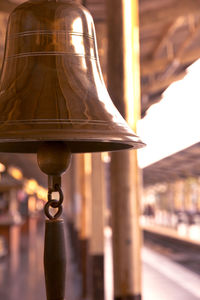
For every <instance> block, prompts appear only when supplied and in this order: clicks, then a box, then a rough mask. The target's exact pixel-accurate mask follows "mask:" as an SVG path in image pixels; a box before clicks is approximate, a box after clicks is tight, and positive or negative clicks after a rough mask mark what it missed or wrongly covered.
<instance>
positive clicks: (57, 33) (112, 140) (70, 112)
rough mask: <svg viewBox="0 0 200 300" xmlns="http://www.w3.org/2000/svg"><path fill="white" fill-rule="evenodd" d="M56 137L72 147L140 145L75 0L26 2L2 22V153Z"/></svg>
mask: <svg viewBox="0 0 200 300" xmlns="http://www.w3.org/2000/svg"><path fill="white" fill-rule="evenodd" d="M58 140H59V141H64V142H66V143H67V144H68V146H69V148H70V151H71V152H72V153H73V152H74V153H80V152H96V151H109V150H120V149H127V148H132V147H134V148H139V147H141V146H143V143H142V142H141V141H140V140H139V138H138V137H137V136H136V135H135V134H134V132H133V131H132V130H131V129H130V128H129V126H128V125H127V123H126V122H125V120H124V119H123V118H122V117H121V115H120V114H119V112H118V111H117V109H116V108H115V106H114V105H113V103H112V101H111V99H110V97H109V95H108V93H107V90H106V88H105V85H104V82H103V78H102V73H101V69H100V65H99V59H98V54H97V46H96V37H95V31H94V24H93V20H92V17H91V16H90V14H89V12H88V11H87V10H86V9H85V8H83V7H82V6H80V5H79V4H77V3H75V2H74V1H66V0H65V1H64V0H60V1H59V0H58V1H55V0H54V1H45V0H32V1H28V2H25V3H23V4H22V5H20V6H18V7H17V8H16V9H15V10H14V11H13V12H12V14H11V16H10V18H9V22H8V29H7V39H6V48H5V55H4V62H3V68H2V73H1V79H0V152H30V153H31V152H37V149H38V147H39V146H40V144H41V143H42V142H43V141H58Z"/></svg>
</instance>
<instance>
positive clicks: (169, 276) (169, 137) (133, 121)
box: [0, 0, 200, 300]
mask: <svg viewBox="0 0 200 300" xmlns="http://www.w3.org/2000/svg"><path fill="white" fill-rule="evenodd" d="M23 2H25V1H23V0H0V64H2V62H3V51H4V46H5V34H6V25H7V21H8V17H9V13H10V12H11V11H12V10H13V9H14V8H15V7H16V6H17V5H18V4H21V3H23ZM77 2H79V3H81V4H83V5H84V6H85V7H87V8H88V10H89V11H90V12H91V14H92V16H93V18H94V22H95V26H96V33H97V43H98V50H99V58H100V63H101V67H102V72H103V77H104V80H105V83H106V85H107V88H108V91H109V93H110V94H111V97H112V99H113V101H114V103H115V105H116V106H117V108H118V109H119V110H120V112H121V113H122V114H123V116H124V117H125V118H126V119H127V121H128V122H129V124H130V125H131V126H132V128H133V129H134V130H135V131H137V134H138V135H139V136H140V137H141V139H142V140H143V141H144V142H145V143H146V144H147V146H146V147H145V148H143V149H141V150H138V151H137V153H136V151H135V152H134V151H128V154H124V155H123V154H120V155H121V156H120V155H118V153H117V154H109V153H102V154H100V153H97V154H93V155H91V154H84V155H79V154H78V155H74V156H73V159H72V163H71V166H70V169H69V170H68V172H67V173H66V174H65V175H64V178H63V187H64V194H65V201H64V213H63V216H64V219H65V222H66V242H67V243H66V244H67V256H68V267H67V287H66V293H67V297H66V299H70V300H81V299H91V300H93V299H95V300H98V299H100V300H103V299H106V300H111V299H116V300H120V299H122V300H134V299H136V300H141V299H144V300H160V299H162V300H165V299H170V300H179V299H181V300H197V299H200V289H199V285H200V163H199V156H200V134H199V131H200V117H199V111H200V101H199V99H200V89H199V86H200V85H199V78H200V60H199V58H200V0H182V1H179V0H162V1H160V0H113V1H112V0H82V1H77ZM130 36H131V38H130ZM46 201H47V178H46V176H45V175H44V174H42V173H41V171H40V170H39V168H38V166H37V161H36V157H35V156H34V155H31V154H23V155H20V154H12V155H11V154H1V153H0V299H2V300H19V299H20V300H21V299H29V300H33V299H45V288H44V274H43V262H42V260H43V237H44V220H45V217H44V213H43V207H44V204H45V203H46ZM55 280H56V278H55Z"/></svg>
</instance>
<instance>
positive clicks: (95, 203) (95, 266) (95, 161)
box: [90, 153, 105, 300]
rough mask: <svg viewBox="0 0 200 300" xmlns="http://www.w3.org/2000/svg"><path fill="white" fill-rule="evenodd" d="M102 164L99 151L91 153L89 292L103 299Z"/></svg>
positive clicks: (103, 188)
mask: <svg viewBox="0 0 200 300" xmlns="http://www.w3.org/2000/svg"><path fill="white" fill-rule="evenodd" d="M104 180H105V179H104V166H103V162H102V159H101V154H100V153H95V154H93V155H92V205H91V208H92V209H91V212H92V214H91V239H90V272H91V275H90V293H91V299H92V300H103V299H104V200H105V186H104Z"/></svg>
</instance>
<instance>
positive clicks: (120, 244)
mask: <svg viewBox="0 0 200 300" xmlns="http://www.w3.org/2000/svg"><path fill="white" fill-rule="evenodd" d="M107 17H108V18H107V20H108V89H109V92H110V95H111V98H112V99H113V101H114V103H115V105H116V106H117V108H118V109H119V111H120V112H121V114H122V115H123V116H124V117H125V118H126V120H127V121H128V123H129V124H130V125H131V127H132V128H133V130H136V123H137V120H138V119H139V115H140V73H139V23H138V0H115V1H112V0H107ZM140 187H141V178H140V172H139V170H138V165H137V153H136V151H124V152H116V153H113V154H112V155H111V203H112V229H113V259H114V261H113V266H114V298H115V299H120V300H122V299H123V300H124V299H130V300H132V299H134V300H135V299H137V300H139V299H141V259H140V248H141V231H140V227H139V211H140V205H139V200H140Z"/></svg>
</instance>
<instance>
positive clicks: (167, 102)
mask: <svg viewBox="0 0 200 300" xmlns="http://www.w3.org/2000/svg"><path fill="white" fill-rule="evenodd" d="M199 75H200V60H198V61H196V62H195V63H194V64H193V65H192V66H190V67H189V68H188V74H187V75H186V76H185V77H184V79H182V80H180V81H177V82H175V83H173V84H172V85H170V87H169V88H168V89H167V90H166V91H165V93H164V94H163V99H162V100H161V101H160V102H159V103H158V104H155V105H153V106H152V107H151V108H150V109H149V110H148V112H147V115H146V116H145V117H144V118H143V119H142V120H140V121H139V122H138V135H139V136H140V137H141V139H142V140H143V141H144V142H145V143H146V144H147V147H146V148H143V149H140V150H139V151H138V158H139V165H140V167H142V168H144V167H146V166H148V165H150V164H152V163H154V162H156V161H158V160H161V159H163V158H164V157H167V156H169V155H171V154H174V153H176V152H178V151H181V150H183V149H184V148H187V147H189V146H191V145H193V144H195V143H198V142H199V141H200V136H199V128H200V118H199V111H200V101H199V98H200V89H199Z"/></svg>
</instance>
